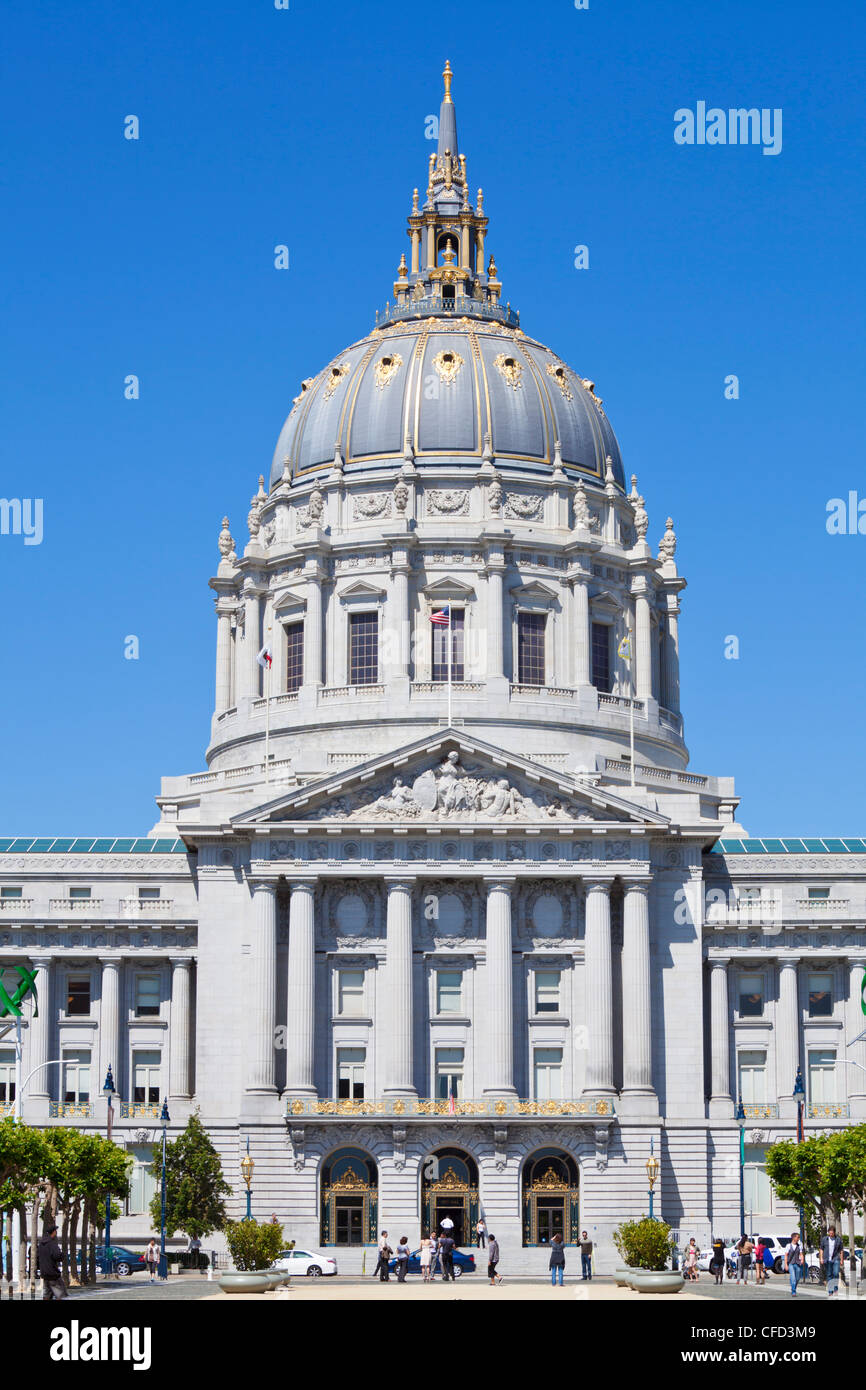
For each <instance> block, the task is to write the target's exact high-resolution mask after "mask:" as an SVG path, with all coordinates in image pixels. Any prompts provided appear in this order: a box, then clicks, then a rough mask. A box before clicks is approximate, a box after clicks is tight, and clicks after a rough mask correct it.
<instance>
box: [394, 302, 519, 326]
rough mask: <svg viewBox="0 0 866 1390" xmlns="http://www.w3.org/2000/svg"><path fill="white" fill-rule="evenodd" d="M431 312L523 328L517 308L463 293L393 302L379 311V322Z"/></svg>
mask: <svg viewBox="0 0 866 1390" xmlns="http://www.w3.org/2000/svg"><path fill="white" fill-rule="evenodd" d="M431 314H435V315H436V317H437V318H447V319H453V318H464V317H468V318H475V319H496V321H497V323H507V324H508V325H509V327H511V328H519V327H520V314H519V313H518V311H517V310H516V309H512V308H511V307H510V306H509V305H507V304H488V303H486V302H485V301H484V300H482V299H472V298H470V296H469V295H463V294H461V295H458V296H457V297H456V298H454V299H450V300H449V299H437V298H435V297H434V296H433V295H425V297H424V298H423V299H407V300H405V302H404V303H402V304H391V303H390V301H389V302H388V303H387V304H386V305H385V308H384V310H382V311H381V312H380V310H378V309H377V310H376V323H377V324H378V325H380V326H381V325H384V324H386V323H392V322H393V321H394V320H395V319H420V318H427V317H429V315H431Z"/></svg>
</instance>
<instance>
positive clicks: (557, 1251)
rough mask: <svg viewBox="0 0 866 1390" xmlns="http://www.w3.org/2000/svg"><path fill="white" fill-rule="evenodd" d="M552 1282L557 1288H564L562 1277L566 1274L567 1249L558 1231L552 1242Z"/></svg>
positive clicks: (550, 1264)
mask: <svg viewBox="0 0 866 1390" xmlns="http://www.w3.org/2000/svg"><path fill="white" fill-rule="evenodd" d="M548 1268H549V1270H550V1282H551V1284H553V1286H554V1287H555V1286H556V1284H557V1283H558V1284H559V1287H560V1288H562V1276H563V1275H564V1273H565V1248H564V1246H563V1244H562V1236H561V1235H560V1234H559V1232H558V1231H557V1233H556V1235H555V1236H554V1237H553V1240H552V1241H551V1242H550V1263H549V1265H548Z"/></svg>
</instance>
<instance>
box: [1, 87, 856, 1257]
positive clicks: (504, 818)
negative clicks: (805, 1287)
mask: <svg viewBox="0 0 866 1390" xmlns="http://www.w3.org/2000/svg"><path fill="white" fill-rule="evenodd" d="M444 79H445V94H444V99H443V101H442V106H441V112H440V117H439V131H438V146H437V149H436V151H435V152H433V153H431V155H430V160H429V167H428V169H427V186H426V190H425V192H424V194H423V197H422V195H421V193H420V192H419V190H418V189H415V190H414V193H413V195H412V203H411V211H410V213H409V216H408V240H409V248H408V256H407V255H405V254H404V255H403V256H401V257H400V261H399V265H398V269H397V278H396V279H395V281H394V282H393V287H392V290H391V294H390V297H389V299H388V300H387V302H386V303H385V305H384V308H382V309H380V311H379V312H378V313H377V314H376V318H375V323H374V325H373V326H372V328H371V330H370V332H369V333H368V334H367V336H365V337H364V338H362V339H361V340H360V341H358V342H356V343H353V344H351V345H350V346H348V347H346V348H344V349H343V350H341V351H340V352H338V353H337V354H336V355H335V356H334V357H333V358H332V359H331V361H330V362H328V363H327V364H325V365H324V366H323V367H322V368H321V369H320V370H319V371H318V373H317V374H316V375H314V376H311V377H309V378H307V379H305V380H304V381H302V382H300V383H299V385H298V389H297V392H296V394H295V396H294V398H293V399H292V400H291V402H288V401H287V403H286V405H287V407H289V406H290V408H289V409H288V415H287V418H286V421H285V424H284V425H283V427H282V430H281V431H280V434H279V439H278V442H277V446H276V450H275V453H274V457H273V462H272V464H271V466H270V471H269V474H268V475H267V486H266V485H265V476H266V475H265V473H264V471H263V473H262V476H261V478H260V480H259V488H258V491H257V493H256V494H255V495H254V496H253V498H252V500H251V505H250V511H249V516H248V519H247V521H248V530H249V540H248V542H247V544H246V545H245V546H244V547H243V551H242V553H239V547H236V543H235V540H234V539H233V536H232V534H231V530H230V527H229V522H228V520H226V521H224V523H223V529H222V532H221V534H220V537H219V551H220V556H221V558H220V561H219V565H218V569H217V573H216V576H215V577H214V578H213V579H212V580H211V587H212V589H213V590H214V591H215V595H216V617H217V633H216V682H215V692H216V693H215V706H214V715H213V721H212V727H211V734H210V743H209V746H208V749H207V756H206V770H204V771H199V772H195V773H192V774H189V775H185V776H177V777H167V778H164V779H163V783H162V789H161V793H160V796H159V797H158V803H159V808H160V820H159V823H158V824H157V826H156V827H155V828H154V830H153V831H152V832H151V834H150V835H149V836H147V837H144V838H141V839H134V838H131V839H126V840H123V839H118V840H105V841H99V840H89V839H87V838H86V837H85V838H81V837H79V838H75V837H70V838H68V839H65V840H58V839H54V838H51V837H46V838H44V839H42V840H32V841H30V840H28V841H24V840H14V839H8V840H0V883H2V885H3V886H2V888H0V913H2V915H0V949H2V953H3V961H4V962H6V964H7V966H14V965H15V964H16V963H18V964H20V963H22V962H26V965H27V968H28V969H30V970H32V971H35V972H36V978H37V979H38V981H39V984H40V989H41V991H42V994H41V997H42V1000H43V1004H44V1003H45V1002H46V1000H47V1001H48V1005H49V1006H48V1008H44V1007H43V1008H42V1009H41V1010H40V1012H39V1014H38V1017H37V1016H33V1017H32V1018H30V1020H29V1024H30V1026H29V1027H28V1028H27V1029H26V1036H25V1040H24V1044H23V1051H24V1058H23V1063H22V1066H23V1071H22V1072H21V1073H20V1075H25V1074H26V1073H27V1072H28V1070H32V1069H34V1068H36V1069H40V1068H41V1069H40V1070H36V1071H35V1072H34V1077H33V1080H32V1081H31V1082H29V1083H28V1090H27V1093H26V1094H25V1095H24V1097H23V1111H24V1114H25V1116H26V1117H27V1118H29V1119H33V1120H35V1121H40V1122H43V1121H44V1122H47V1123H52V1122H69V1121H70V1119H71V1120H72V1121H73V1122H74V1123H79V1124H81V1125H83V1126H87V1125H95V1124H101V1122H102V1116H101V1115H100V1109H101V1102H100V1101H99V1100H98V1099H97V1097H98V1094H99V1090H100V1087H101V1085H102V1076H103V1074H104V1073H105V1070H106V1068H107V1066H108V1065H109V1064H111V1066H112V1067H113V1077H114V1080H115V1084H116V1085H117V1088H118V1091H119V1093H120V1096H121V1097H122V1099H121V1100H120V1102H119V1107H118V1117H117V1120H116V1125H115V1136H116V1137H118V1138H120V1139H121V1141H123V1142H126V1143H127V1144H128V1146H129V1147H130V1149H131V1150H132V1151H133V1153H134V1156H135V1159H136V1170H135V1171H136V1178H135V1182H136V1183H137V1184H138V1186H137V1187H135V1195H133V1197H131V1198H130V1202H129V1204H128V1210H127V1212H126V1213H125V1216H124V1220H125V1221H126V1222H127V1223H128V1225H127V1229H128V1230H129V1231H130V1232H135V1231H136V1230H138V1229H139V1226H140V1228H141V1229H146V1220H147V1219H146V1217H144V1216H143V1215H142V1213H143V1212H144V1211H145V1209H146V1201H145V1198H146V1194H147V1190H148V1188H147V1184H148V1182H149V1181H150V1178H149V1174H148V1172H147V1168H146V1164H147V1161H148V1158H149V1154H150V1146H151V1145H152V1144H153V1142H154V1140H155V1138H156V1136H157V1128H158V1118H159V1113H160V1107H161V1104H162V1101H163V1099H164V1098H165V1099H167V1101H168V1106H169V1109H170V1114H171V1130H172V1131H174V1130H175V1129H176V1128H177V1127H178V1126H179V1125H182V1124H183V1123H184V1122H185V1119H186V1117H187V1116H188V1115H189V1113H190V1112H191V1110H192V1109H193V1107H195V1106H198V1107H199V1109H200V1111H201V1114H202V1118H203V1120H204V1122H205V1124H206V1125H207V1128H208V1130H209V1131H210V1133H211V1135H212V1136H213V1138H214V1142H215V1143H216V1144H217V1146H218V1147H219V1149H220V1152H221V1155H222V1157H223V1163H224V1168H225V1172H226V1175H227V1177H228V1179H229V1181H230V1182H231V1183H232V1184H233V1186H234V1189H235V1194H236V1196H235V1205H236V1208H237V1210H238V1211H240V1210H241V1209H242V1204H243V1193H244V1188H243V1181H242V1178H241V1169H240V1162H241V1158H242V1157H243V1155H244V1154H245V1153H246V1152H247V1146H248V1151H249V1154H250V1156H251V1157H252V1159H253V1161H254V1165H255V1166H254V1177H253V1180H252V1204H253V1211H254V1214H256V1215H257V1216H259V1217H260V1218H267V1217H268V1216H270V1214H271V1212H276V1213H277V1214H278V1216H279V1218H280V1220H281V1221H282V1222H283V1223H284V1226H285V1229H286V1234H287V1237H291V1238H293V1239H295V1240H296V1241H297V1242H298V1245H299V1247H304V1248H309V1249H314V1248H319V1247H322V1248H324V1247H327V1248H330V1247H332V1246H333V1247H338V1255H339V1260H340V1267H341V1269H344V1270H351V1269H358V1270H360V1268H361V1258H362V1255H361V1252H362V1248H363V1247H365V1246H370V1245H374V1244H375V1238H376V1232H377V1230H379V1229H381V1228H382V1227H383V1226H384V1227H385V1228H387V1229H389V1230H391V1231H392V1232H394V1231H397V1230H398V1229H399V1232H400V1233H401V1234H403V1233H405V1234H407V1235H409V1237H410V1240H411V1241H412V1243H413V1245H415V1244H416V1243H417V1239H418V1236H419V1233H420V1231H421V1230H422V1229H426V1230H429V1229H431V1228H436V1227H438V1226H439V1225H440V1223H441V1222H442V1221H443V1220H444V1219H446V1218H450V1219H451V1221H452V1222H453V1223H454V1227H455V1234H456V1235H457V1238H458V1241H459V1243H460V1244H462V1245H464V1246H465V1245H467V1244H468V1243H469V1242H470V1240H471V1237H472V1233H473V1231H474V1229H475V1225H476V1222H477V1221H478V1219H479V1218H480V1217H483V1218H484V1220H485V1221H486V1223H487V1227H488V1229H493V1230H495V1233H496V1235H497V1236H498V1238H499V1240H500V1243H501V1245H502V1247H503V1249H504V1250H505V1251H506V1252H507V1261H508V1267H509V1269H510V1270H511V1271H513V1272H518V1271H519V1270H521V1269H523V1270H527V1271H532V1270H536V1271H538V1270H541V1269H544V1268H546V1259H547V1256H546V1246H547V1245H548V1244H549V1241H550V1239H551V1238H552V1236H553V1235H554V1234H556V1233H557V1232H558V1233H561V1234H562V1235H563V1237H564V1238H565V1240H566V1242H567V1243H569V1244H571V1243H574V1241H575V1240H576V1239H577V1237H578V1235H579V1233H580V1231H582V1230H584V1229H585V1230H587V1231H588V1232H589V1234H590V1236H591V1238H592V1239H593V1241H594V1242H595V1246H596V1260H597V1267H598V1268H600V1269H602V1270H604V1269H609V1268H610V1267H611V1266H612V1264H613V1262H614V1250H613V1246H612V1241H611V1234H612V1231H613V1229H614V1228H615V1226H616V1225H617V1224H619V1222H620V1221H622V1220H623V1219H630V1218H635V1217H638V1216H640V1215H641V1213H642V1212H644V1211H646V1210H647V1207H648V1201H649V1199H648V1195H647V1187H648V1181H649V1179H650V1178H651V1185H652V1184H654V1195H653V1201H654V1209H655V1213H656V1214H657V1215H661V1216H663V1217H664V1218H665V1219H666V1220H668V1221H669V1222H670V1223H671V1224H672V1225H673V1226H674V1228H675V1229H676V1230H677V1231H679V1232H681V1234H682V1237H683V1238H684V1239H687V1238H688V1236H690V1235H695V1236H696V1237H697V1238H698V1240H699V1243H701V1244H705V1243H706V1241H707V1240H708V1238H709V1236H710V1233H711V1231H712V1232H715V1233H718V1232H722V1233H726V1234H731V1235H732V1234H734V1233H735V1232H736V1231H738V1229H739V1227H740V1224H741V1218H740V1213H739V1172H738V1163H739V1152H740V1129H741V1126H742V1125H743V1124H745V1125H746V1126H747V1137H746V1141H745V1149H744V1152H745V1156H746V1170H747V1171H746V1180H745V1191H746V1195H747V1211H748V1212H749V1213H751V1214H752V1215H753V1217H754V1220H753V1222H752V1229H757V1225H756V1224H755V1223H759V1224H761V1225H766V1226H767V1227H768V1229H771V1228H772V1226H773V1224H774V1223H776V1222H778V1223H779V1229H780V1230H784V1229H785V1228H786V1227H787V1228H788V1229H790V1226H791V1220H792V1218H793V1217H794V1215H795V1214H794V1213H793V1211H792V1209H791V1208H789V1207H786V1206H785V1205H784V1204H781V1203H778V1201H777V1199H776V1198H775V1197H774V1196H773V1194H772V1192H771V1191H770V1188H769V1184H768V1183H767V1179H766V1172H765V1170H764V1167H763V1154H764V1151H765V1149H766V1146H767V1144H769V1143H771V1142H773V1141H774V1140H775V1139H777V1138H780V1137H792V1135H793V1133H794V1128H795V1124H796V1117H797V1107H798V1104H799V1103H800V1100H801V1093H800V1089H799V1082H798V1081H797V1078H800V1081H802V1083H803V1085H804V1088H805V1093H804V1096H803V1104H804V1107H805V1110H806V1112H807V1113H806V1124H807V1125H809V1124H816V1123H817V1124H820V1125H821V1126H822V1127H825V1126H826V1127H833V1126H835V1125H837V1124H844V1123H846V1122H847V1119H848V1117H849V1116H852V1115H853V1116H856V1117H858V1118H863V1117H864V1114H866V1088H864V1086H863V1084H862V1081H861V1080H859V1079H858V1078H860V1076H861V1071H860V1070H858V1069H857V1068H856V1067H855V1068H854V1069H853V1074H852V1070H850V1069H849V1068H847V1067H846V1066H844V1065H842V1063H843V1062H848V1061H851V1062H857V1063H858V1066H859V1067H860V1068H863V1067H864V1066H866V1055H864V1044H863V1043H862V1042H855V1043H854V1044H853V1045H852V1046H849V1045H848V1039H849V1038H853V1037H854V1035H855V1033H858V1032H859V1031H860V1025H861V1021H862V1020H861V1016H860V988H861V981H862V977H863V971H864V967H866V941H864V927H866V874H864V862H866V861H864V858H863V856H864V854H866V842H864V841H862V840H853V839H852V840H756V839H749V838H747V837H746V834H745V832H744V831H743V830H742V828H741V827H740V825H739V824H738V822H737V806H738V798H737V795H736V792H735V789H734V784H733V781H732V779H731V778H729V777H715V776H712V775H708V774H699V773H696V772H693V771H690V770H689V767H688V764H689V757H688V750H687V747H686V743H685V739H684V728H683V719H682V714H681V711H680V682H679V612H680V595H681V593H682V591H683V589H684V588H685V580H684V579H683V578H682V576H681V575H680V574H679V571H678V567H677V562H676V536H675V533H674V529H673V523H672V521H671V519H670V518H668V519H667V521H666V524H665V527H664V528H660V529H662V535H661V538H660V540H659V543H658V546H657V548H655V549H654V548H652V547H651V546H650V544H649V541H648V535H649V518H648V514H647V510H646V506H645V502H644V498H643V497H642V496H641V495H640V492H639V490H638V486H637V480H636V478H635V477H634V475H629V474H628V470H627V468H626V467H625V465H624V462H623V459H622V456H621V452H620V449H619V445H618V443H617V440H616V436H615V434H614V431H613V427H612V425H611V423H610V421H609V419H608V415H607V412H606V409H605V401H604V400H603V399H602V398H601V397H600V395H599V394H598V392H597V391H596V388H595V385H594V383H593V381H592V380H591V379H590V378H589V377H585V376H583V375H581V370H582V369H584V368H585V369H588V370H590V369H591V364H589V363H580V364H579V365H580V369H581V370H578V369H576V368H574V367H572V366H571V365H570V363H569V361H568V360H567V358H566V356H559V355H558V354H557V353H556V352H554V351H553V350H552V349H551V348H549V347H547V346H545V345H544V344H543V343H541V342H539V341H538V340H537V339H535V338H533V337H531V336H529V334H528V333H527V332H526V331H525V330H524V329H523V328H522V327H521V322H520V316H519V314H518V313H517V311H516V310H515V309H513V308H512V306H511V304H510V303H509V302H508V301H507V300H506V301H505V302H503V298H502V283H501V282H500V280H499V272H498V270H497V267H496V264H495V261H494V259H493V256H492V255H491V254H490V252H489V248H488V246H487V233H488V219H487V214H486V211H485V208H484V200H483V194H482V191H481V189H478V191H477V193H475V195H474V198H473V197H472V196H471V194H470V186H469V182H468V175H467V162H466V158H465V156H464V155H463V154H462V153H461V152H460V149H459V142H458V137H457V124H456V116H455V108H454V103H453V100H452V96H451V81H452V75H451V70H450V67H449V66H448V65H447V64H446V69H445V74H444ZM27 1007H30V1006H29V1005H28V1006H27ZM855 1025H856V1027H855ZM4 1058H5V1061H4ZM55 1058H59V1059H60V1065H59V1069H58V1068H52V1066H51V1065H49V1059H55ZM14 1061H15V1059H14V1056H13V1057H12V1060H11V1061H10V1059H9V1050H8V1049H7V1052H6V1053H5V1054H4V1053H2V1049H0V1087H2V1086H3V1085H4V1084H5V1090H2V1089H0V1100H2V1101H3V1102H4V1103H5V1104H6V1105H7V1107H9V1106H11V1105H12V1104H13V1103H14V1101H15V1098H14V1096H13V1094H12V1092H13V1091H14V1087H15V1076H14ZM3 1067H5V1068H6V1070H5V1071H3V1070H2V1068H3ZM10 1068H11V1070H10ZM4 1078H5V1082H4ZM795 1082H796V1083H797V1084H796V1085H795ZM20 1084H21V1083H20V1080H19V1081H18V1086H19V1099H20ZM127 1097H128V1099H127ZM656 1174H657V1176H656ZM137 1222H138V1223H139V1225H138V1226H137V1225H136V1223H137ZM141 1223H144V1224H141Z"/></svg>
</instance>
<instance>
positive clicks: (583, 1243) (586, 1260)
mask: <svg viewBox="0 0 866 1390" xmlns="http://www.w3.org/2000/svg"><path fill="white" fill-rule="evenodd" d="M580 1277H581V1279H592V1241H591V1240H590V1238H589V1236H588V1235H587V1234H586V1231H581V1233H580Z"/></svg>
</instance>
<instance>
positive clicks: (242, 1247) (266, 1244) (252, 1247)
mask: <svg viewBox="0 0 866 1390" xmlns="http://www.w3.org/2000/svg"><path fill="white" fill-rule="evenodd" d="M225 1233H226V1241H227V1242H228V1247H229V1250H230V1251H231V1257H232V1259H233V1260H234V1262H235V1269H242V1270H249V1269H269V1268H270V1266H271V1265H272V1264H273V1262H274V1260H275V1259H276V1258H277V1256H278V1255H279V1253H280V1251H281V1250H283V1249H284V1248H285V1242H284V1240H283V1228H282V1226H279V1225H277V1224H276V1222H271V1221H268V1222H264V1223H263V1224H262V1225H261V1226H260V1225H259V1224H258V1222H257V1221H228V1222H226V1227H225Z"/></svg>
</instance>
